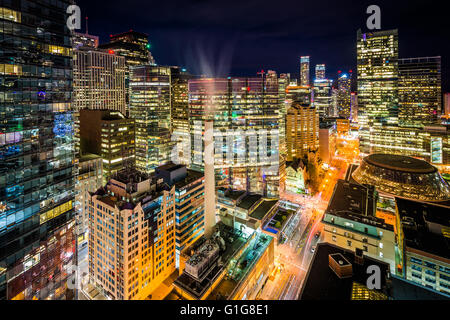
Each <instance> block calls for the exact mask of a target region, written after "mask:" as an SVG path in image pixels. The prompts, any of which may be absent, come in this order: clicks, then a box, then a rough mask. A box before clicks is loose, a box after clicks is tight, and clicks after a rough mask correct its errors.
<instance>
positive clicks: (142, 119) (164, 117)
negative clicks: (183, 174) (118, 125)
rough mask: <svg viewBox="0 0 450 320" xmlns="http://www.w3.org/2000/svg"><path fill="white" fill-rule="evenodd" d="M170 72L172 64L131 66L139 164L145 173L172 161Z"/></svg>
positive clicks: (131, 114) (132, 99) (132, 100)
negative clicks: (163, 65) (165, 65)
mask: <svg viewBox="0 0 450 320" xmlns="http://www.w3.org/2000/svg"><path fill="white" fill-rule="evenodd" d="M170 74H171V73H170V67H160V66H158V67H156V66H151V65H142V66H136V67H132V68H131V83H130V87H131V99H130V118H133V119H135V121H136V166H137V168H138V169H139V170H141V171H143V172H153V171H154V169H155V168H156V167H158V166H159V165H161V164H165V163H167V162H168V161H169V156H170V152H171V150H172V146H173V143H171V136H170V130H171V121H170V119H171V118H170V114H171V105H170V96H171V95H170V92H171V90H170Z"/></svg>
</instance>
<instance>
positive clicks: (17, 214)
mask: <svg viewBox="0 0 450 320" xmlns="http://www.w3.org/2000/svg"><path fill="white" fill-rule="evenodd" d="M69 4H70V2H69V1H52V2H48V1H47V2H45V3H37V2H36V1H28V2H27V3H26V5H24V4H23V3H22V2H20V1H6V2H5V1H2V2H1V4H0V34H1V40H0V46H1V50H0V61H2V62H1V63H0V78H1V80H0V81H1V83H2V86H1V88H0V119H2V121H1V123H0V159H1V166H0V299H15V300H19V299H20V300H21V299H73V298H74V292H73V291H72V290H70V289H68V288H67V285H66V284H67V280H68V276H69V273H68V271H67V270H69V269H70V268H71V267H72V266H73V264H75V263H76V262H75V257H76V245H75V238H74V234H75V232H74V226H75V210H74V206H73V202H74V172H73V171H74V145H73V127H72V123H73V116H72V111H71V96H72V48H71V42H70V33H69V30H68V29H67V27H66V19H67V14H66V8H67V6H68V5H69ZM44 10H45V11H48V12H52V13H53V14H52V16H51V24H49V23H48V22H49V18H48V16H47V14H45V15H44ZM44 34H45V35H47V36H45V37H44V36H43V35H44ZM50 35H51V36H50ZM21 44H22V45H21ZM6 61H8V62H6Z"/></svg>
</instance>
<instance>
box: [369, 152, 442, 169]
mask: <svg viewBox="0 0 450 320" xmlns="http://www.w3.org/2000/svg"><path fill="white" fill-rule="evenodd" d="M364 161H365V162H367V163H369V164H371V165H373V166H377V167H381V168H385V169H390V170H394V171H403V172H412V173H434V172H436V171H437V169H436V168H435V167H433V166H432V165H431V164H429V163H428V162H426V161H423V160H419V159H416V158H412V157H407V156H401V155H394V154H379V153H375V154H371V155H369V156H367V157H365V158H364Z"/></svg>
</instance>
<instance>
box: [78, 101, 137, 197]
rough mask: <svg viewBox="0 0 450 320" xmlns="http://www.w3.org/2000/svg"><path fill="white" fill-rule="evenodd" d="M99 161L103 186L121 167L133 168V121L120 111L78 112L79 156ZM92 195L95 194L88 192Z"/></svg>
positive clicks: (83, 110) (84, 110)
mask: <svg viewBox="0 0 450 320" xmlns="http://www.w3.org/2000/svg"><path fill="white" fill-rule="evenodd" d="M89 153H91V154H97V155H100V156H101V157H102V162H103V183H106V182H108V180H109V178H110V176H111V175H112V174H113V173H115V172H117V171H120V170H122V169H123V168H124V167H129V166H134V164H135V121H134V119H130V118H127V117H125V116H124V115H123V114H122V113H120V112H119V111H111V110H89V109H82V110H81V111H80V154H81V156H84V155H86V154H89ZM90 191H94V190H90Z"/></svg>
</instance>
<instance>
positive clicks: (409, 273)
mask: <svg viewBox="0 0 450 320" xmlns="http://www.w3.org/2000/svg"><path fill="white" fill-rule="evenodd" d="M395 201H396V215H397V218H396V221H397V230H398V243H399V250H400V255H401V258H402V260H401V261H400V262H401V263H400V267H401V268H400V270H399V271H400V272H402V273H403V276H404V278H406V279H407V280H410V281H413V282H414V283H417V284H418V285H421V286H424V287H427V288H429V289H433V290H436V291H439V292H442V293H445V294H447V295H450V254H449V252H450V248H449V244H448V238H449V237H450V234H449V230H450V223H449V220H448V212H449V210H450V208H449V207H448V206H445V205H440V204H431V203H426V202H418V201H412V200H406V199H400V198H396V199H395Z"/></svg>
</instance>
